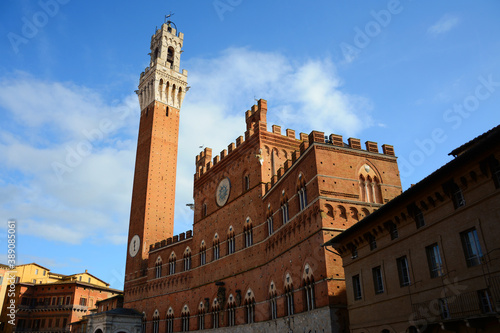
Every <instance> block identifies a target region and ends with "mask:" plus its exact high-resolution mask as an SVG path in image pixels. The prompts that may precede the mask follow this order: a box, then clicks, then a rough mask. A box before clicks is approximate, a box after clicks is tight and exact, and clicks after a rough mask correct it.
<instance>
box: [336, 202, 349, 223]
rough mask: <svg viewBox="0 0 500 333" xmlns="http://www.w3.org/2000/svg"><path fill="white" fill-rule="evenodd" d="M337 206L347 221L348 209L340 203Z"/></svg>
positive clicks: (340, 214) (341, 215)
mask: <svg viewBox="0 0 500 333" xmlns="http://www.w3.org/2000/svg"><path fill="white" fill-rule="evenodd" d="M337 208H338V210H339V216H340V217H341V218H343V219H344V220H346V221H347V210H346V209H345V207H344V206H342V205H338V206H337Z"/></svg>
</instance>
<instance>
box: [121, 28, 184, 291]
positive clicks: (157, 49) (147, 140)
mask: <svg viewBox="0 0 500 333" xmlns="http://www.w3.org/2000/svg"><path fill="white" fill-rule="evenodd" d="M183 39H184V34H183V33H177V31H176V29H175V25H173V23H172V22H170V21H169V22H167V23H165V24H163V25H162V27H161V28H160V29H158V30H157V31H156V33H155V34H154V35H153V36H152V37H151V53H150V55H151V61H150V66H149V67H148V68H146V69H145V70H144V72H142V73H141V76H140V80H139V89H138V90H137V91H136V92H137V95H138V97H139V104H140V107H141V115H140V117H141V118H140V124H139V138H138V142H137V154H136V162H135V174H134V186H133V192H132V204H131V210H130V225H129V235H128V244H129V245H128V246H129V248H128V251H127V266H126V273H125V274H126V275H125V281H127V280H130V279H133V278H136V277H139V276H142V275H143V274H144V271H143V270H144V269H145V268H146V267H147V263H146V261H145V260H144V259H147V257H148V250H149V245H150V244H154V243H155V242H158V241H160V240H162V239H165V238H168V237H171V236H172V234H173V229H174V205H175V178H176V177H175V176H176V166H177V143H178V137H179V116H180V108H181V105H182V100H183V99H184V95H185V93H186V91H187V87H186V86H187V71H186V70H183V71H182V72H179V64H180V55H181V52H182V51H181V49H182V44H183Z"/></svg>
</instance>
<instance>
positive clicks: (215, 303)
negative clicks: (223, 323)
mask: <svg viewBox="0 0 500 333" xmlns="http://www.w3.org/2000/svg"><path fill="white" fill-rule="evenodd" d="M218 310H220V304H219V301H218V300H217V297H214V300H213V301H212V311H218Z"/></svg>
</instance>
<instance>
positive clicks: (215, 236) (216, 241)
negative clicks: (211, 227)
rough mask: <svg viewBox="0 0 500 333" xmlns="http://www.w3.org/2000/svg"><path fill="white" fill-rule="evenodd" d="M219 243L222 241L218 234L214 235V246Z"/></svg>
mask: <svg viewBox="0 0 500 333" xmlns="http://www.w3.org/2000/svg"><path fill="white" fill-rule="evenodd" d="M219 241H220V239H219V234H218V233H215V235H214V239H213V242H214V244H216V243H219Z"/></svg>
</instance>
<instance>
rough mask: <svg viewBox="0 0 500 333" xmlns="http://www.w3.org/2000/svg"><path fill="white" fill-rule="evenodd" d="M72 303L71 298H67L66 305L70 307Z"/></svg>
mask: <svg viewBox="0 0 500 333" xmlns="http://www.w3.org/2000/svg"><path fill="white" fill-rule="evenodd" d="M70 303H71V297H70V296H67V297H66V305H70Z"/></svg>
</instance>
